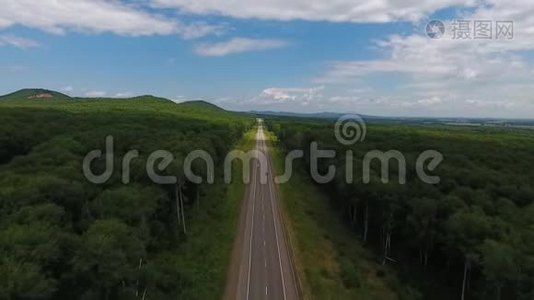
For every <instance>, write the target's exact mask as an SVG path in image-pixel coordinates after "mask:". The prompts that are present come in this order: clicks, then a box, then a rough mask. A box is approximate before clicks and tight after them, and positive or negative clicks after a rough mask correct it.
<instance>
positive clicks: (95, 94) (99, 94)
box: [84, 91, 108, 98]
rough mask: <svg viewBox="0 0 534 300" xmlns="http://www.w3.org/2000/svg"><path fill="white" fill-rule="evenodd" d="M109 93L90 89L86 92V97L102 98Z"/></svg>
mask: <svg viewBox="0 0 534 300" xmlns="http://www.w3.org/2000/svg"><path fill="white" fill-rule="evenodd" d="M107 94H108V93H107V92H105V91H88V92H86V93H85V94H84V96H85V97H89V98H102V97H105V96H106V95H107Z"/></svg>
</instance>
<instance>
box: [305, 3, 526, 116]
mask: <svg viewBox="0 0 534 300" xmlns="http://www.w3.org/2000/svg"><path fill="white" fill-rule="evenodd" d="M532 15H534V7H533V6H532V5H530V4H529V3H528V2H527V1H522V0H511V1H507V2H502V1H497V0H492V1H486V3H485V5H483V6H480V7H479V8H477V9H475V10H473V11H472V12H471V13H469V14H465V15H462V16H461V18H462V19H466V20H492V21H494V22H495V21H499V20H513V21H514V24H515V26H514V39H511V40H508V39H501V40H498V39H491V40H477V39H467V40H458V39H452V38H451V36H450V35H449V36H447V35H445V36H443V37H442V38H441V39H430V38H428V37H426V36H425V35H424V34H423V33H419V34H411V35H405V36H401V35H392V36H390V37H388V38H386V39H385V40H381V41H379V42H378V43H377V45H376V46H377V47H378V48H379V49H380V50H381V52H382V53H385V55H384V57H383V58H380V59H374V60H354V61H334V62H330V63H329V64H328V68H327V70H326V71H325V73H324V74H323V75H322V76H320V77H319V78H317V79H316V80H315V81H316V82H318V83H320V84H331V85H339V86H350V85H351V84H353V83H355V82H357V83H361V82H367V83H369V82H371V81H372V80H373V79H372V78H375V79H376V78H377V76H380V77H381V78H384V79H388V78H393V77H394V78H402V80H400V81H399V82H396V83H395V84H393V85H387V86H384V87H382V89H381V90H379V91H377V92H376V93H374V94H373V95H372V96H373V97H380V96H385V97H386V98H388V99H390V101H389V104H391V105H392V106H395V107H399V108H403V107H404V108H410V109H411V112H414V111H416V110H415V109H414V108H421V110H420V111H421V112H428V111H429V110H430V109H431V108H436V109H437V108H439V109H440V110H441V112H442V113H444V114H448V115H454V114H455V113H456V114H458V113H459V112H463V113H464V112H468V113H470V114H480V113H482V112H484V113H485V115H489V114H491V115H499V114H502V113H509V114H510V115H512V114H515V115H526V114H532V113H534V110H533V107H534V105H533V103H532V101H531V100H529V95H532V86H531V85H527V84H519V85H518V84H513V86H514V88H511V85H512V84H511V83H513V82H514V83H524V82H530V78H532V76H533V75H534V65H533V63H532V61H531V60H530V59H529V58H528V55H525V53H529V52H530V53H531V52H532V51H534V18H532V17H531V16H532ZM446 25H447V26H446V28H447V29H448V30H449V33H450V28H451V26H450V25H451V24H450V23H449V24H446ZM494 26H495V25H494ZM393 93H394V94H396V95H397V96H395V97H392V96H391V94H393ZM466 99H471V100H470V101H467V100H466ZM473 99H476V101H475V100H473ZM483 103H486V104H485V105H484V104H483ZM505 103H507V104H506V105H505ZM519 104H521V105H519ZM519 107H523V109H519ZM497 108H498V109H497ZM492 109H493V111H492ZM514 110H515V111H514Z"/></svg>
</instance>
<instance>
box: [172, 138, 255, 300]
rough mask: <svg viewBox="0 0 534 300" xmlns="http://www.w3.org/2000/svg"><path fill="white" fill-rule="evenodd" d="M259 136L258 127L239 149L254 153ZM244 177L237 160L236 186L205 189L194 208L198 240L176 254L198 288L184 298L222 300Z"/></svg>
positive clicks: (192, 229)
mask: <svg viewBox="0 0 534 300" xmlns="http://www.w3.org/2000/svg"><path fill="white" fill-rule="evenodd" d="M255 133H256V129H255V128H252V129H250V130H249V131H248V132H246V133H245V135H244V136H243V138H242V139H241V140H240V142H239V143H238V144H237V145H236V146H235V149H238V150H243V151H248V150H251V149H252V148H253V147H254V144H255ZM221 173H222V172H221ZM241 176H242V169H241V166H240V165H239V164H238V163H237V161H235V162H234V165H233V168H232V178H233V180H232V183H231V184H229V185H226V184H224V183H222V182H219V183H217V184H215V185H211V186H205V190H204V191H203V193H202V195H201V201H200V205H199V206H198V207H196V208H193V209H197V210H198V212H196V213H195V217H194V218H192V219H191V220H190V221H189V223H188V224H187V225H188V234H187V236H191V237H194V238H191V239H188V240H186V241H185V242H184V243H181V245H180V246H179V248H178V249H177V253H176V259H177V262H176V265H177V266H179V267H180V269H182V270H184V271H185V272H187V274H186V275H187V276H186V277H188V278H191V280H192V281H194V285H192V286H190V287H188V288H187V289H186V291H187V292H186V293H184V294H182V295H180V296H181V297H180V299H199V300H200V299H201V300H204V299H220V298H222V295H223V293H224V288H225V284H226V274H227V268H228V266H229V265H230V259H231V252H232V246H233V241H234V238H235V235H236V232H237V226H238V222H239V214H240V208H241V203H242V200H243V197H244V192H245V185H244V184H243V182H242V180H240V178H241ZM219 178H222V176H219Z"/></svg>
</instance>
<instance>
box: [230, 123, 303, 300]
mask: <svg viewBox="0 0 534 300" xmlns="http://www.w3.org/2000/svg"><path fill="white" fill-rule="evenodd" d="M256 149H257V150H259V151H261V152H262V153H264V154H265V158H266V160H264V161H263V163H260V162H259V161H256V160H254V161H252V162H251V166H250V169H251V181H250V184H248V186H247V190H246V197H245V201H244V203H243V206H242V211H241V219H240V225H239V230H238V233H237V234H238V235H237V237H236V241H235V243H234V250H233V253H232V262H231V266H230V271H229V272H228V276H229V278H228V282H227V287H226V292H225V299H228V300H230V299H236V300H245V299H246V300H249V299H250V300H260V299H281V300H282V299H283V300H286V299H287V300H296V299H299V296H298V291H297V284H296V280H295V276H294V273H293V266H292V263H291V260H290V255H289V252H288V245H287V243H286V239H285V238H284V228H283V222H282V219H281V215H280V211H279V201H278V194H277V192H276V186H275V184H274V178H273V172H272V164H271V160H270V157H269V154H268V149H267V145H266V141H265V136H264V132H263V126H262V123H261V122H259V126H258V131H257V134H256ZM262 175H263V177H264V178H263V180H262ZM265 175H266V177H265ZM265 179H267V180H265Z"/></svg>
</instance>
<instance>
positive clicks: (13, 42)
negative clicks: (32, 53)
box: [0, 35, 40, 49]
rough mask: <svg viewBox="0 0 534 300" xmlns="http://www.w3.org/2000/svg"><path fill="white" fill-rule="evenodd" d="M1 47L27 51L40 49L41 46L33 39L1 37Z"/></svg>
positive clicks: (11, 36) (10, 36) (12, 36)
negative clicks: (35, 48) (28, 49)
mask: <svg viewBox="0 0 534 300" xmlns="http://www.w3.org/2000/svg"><path fill="white" fill-rule="evenodd" d="M0 46H13V47H17V48H21V49H27V48H34V47H39V46H40V45H39V43H38V42H36V41H34V40H31V39H27V38H23V37H19V36H15V35H0Z"/></svg>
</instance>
